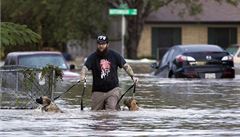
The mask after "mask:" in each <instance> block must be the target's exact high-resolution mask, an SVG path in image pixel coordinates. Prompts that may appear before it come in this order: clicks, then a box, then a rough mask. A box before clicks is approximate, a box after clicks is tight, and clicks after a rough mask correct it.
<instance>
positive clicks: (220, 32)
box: [208, 27, 237, 49]
mask: <svg viewBox="0 0 240 137" xmlns="http://www.w3.org/2000/svg"><path fill="white" fill-rule="evenodd" d="M236 43H237V28H234V27H229V28H215V27H213V28H208V44H215V45H219V46H221V47H222V48H224V49H226V48H227V47H228V46H229V45H231V44H236Z"/></svg>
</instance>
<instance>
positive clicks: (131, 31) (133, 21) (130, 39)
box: [125, 17, 143, 59]
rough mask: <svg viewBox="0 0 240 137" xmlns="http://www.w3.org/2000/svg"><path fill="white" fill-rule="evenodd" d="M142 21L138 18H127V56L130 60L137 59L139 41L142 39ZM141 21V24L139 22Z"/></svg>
mask: <svg viewBox="0 0 240 137" xmlns="http://www.w3.org/2000/svg"><path fill="white" fill-rule="evenodd" d="M141 20H142V19H138V17H129V18H127V22H128V24H127V34H128V35H127V37H126V44H125V46H126V55H127V58H129V59H137V49H138V44H139V40H140V37H141V32H142V29H143V23H141V22H142V21H141ZM139 21H141V22H139Z"/></svg>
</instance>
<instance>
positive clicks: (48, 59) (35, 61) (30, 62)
mask: <svg viewBox="0 0 240 137" xmlns="http://www.w3.org/2000/svg"><path fill="white" fill-rule="evenodd" d="M48 64H49V65H54V66H57V67H59V68H61V69H67V65H66V63H65V61H64V59H63V57H62V56H60V55H46V54H41V55H27V56H20V57H19V65H23V66H28V67H32V68H42V67H45V66H46V65H48Z"/></svg>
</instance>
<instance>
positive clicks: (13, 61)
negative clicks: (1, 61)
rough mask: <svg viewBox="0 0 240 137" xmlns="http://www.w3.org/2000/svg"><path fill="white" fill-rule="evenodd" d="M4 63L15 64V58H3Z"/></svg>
mask: <svg viewBox="0 0 240 137" xmlns="http://www.w3.org/2000/svg"><path fill="white" fill-rule="evenodd" d="M5 65H16V60H15V58H14V57H12V56H8V57H7V58H6V60H5Z"/></svg>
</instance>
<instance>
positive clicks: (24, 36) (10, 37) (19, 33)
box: [0, 22, 41, 57]
mask: <svg viewBox="0 0 240 137" xmlns="http://www.w3.org/2000/svg"><path fill="white" fill-rule="evenodd" d="M0 27H1V51H0V52H1V54H3V53H4V49H12V48H13V46H15V45H19V46H24V45H25V44H31V45H34V44H36V43H38V42H39V41H40V39H41V37H40V35H38V34H37V33H35V32H33V31H32V30H31V29H29V28H28V27H27V26H26V25H19V24H15V23H11V22H1V24H0ZM0 57H1V56H0Z"/></svg>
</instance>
